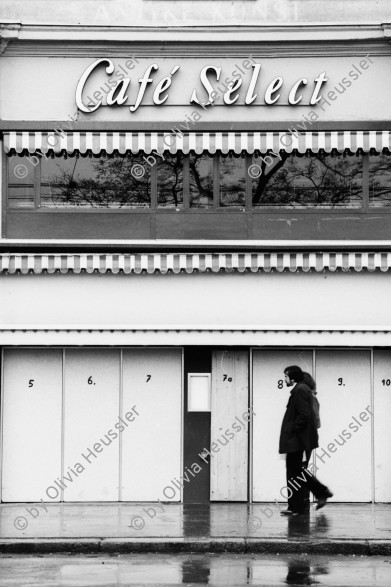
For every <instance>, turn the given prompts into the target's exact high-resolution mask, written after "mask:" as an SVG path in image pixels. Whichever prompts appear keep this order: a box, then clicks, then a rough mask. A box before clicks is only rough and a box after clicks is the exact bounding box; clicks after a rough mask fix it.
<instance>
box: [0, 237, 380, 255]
mask: <svg viewBox="0 0 391 587" xmlns="http://www.w3.org/2000/svg"><path fill="white" fill-rule="evenodd" d="M56 249H59V250H60V252H61V253H63V254H69V253H70V252H71V251H72V252H73V253H77V252H78V251H79V250H80V251H83V253H84V254H94V253H96V252H97V251H99V252H101V253H107V252H114V251H115V252H122V253H123V252H124V251H129V253H131V252H134V253H142V252H144V251H151V253H153V252H159V253H164V252H165V251H170V252H171V253H175V252H177V253H182V252H189V253H191V252H192V251H197V252H198V253H200V252H205V253H210V254H211V253H214V252H216V253H218V252H219V251H220V250H221V251H226V250H227V249H229V252H230V253H233V252H237V251H241V252H248V253H252V252H257V251H262V252H269V253H271V252H276V251H278V252H287V253H289V252H292V251H294V252H295V251H303V252H304V251H305V252H306V253H320V252H322V251H324V250H327V251H330V252H334V253H338V252H345V251H346V252H352V253H353V252H355V250H357V251H360V252H361V253H363V252H365V253H368V254H370V253H373V252H374V251H376V252H391V240H304V239H303V240H284V239H280V240H228V239H227V240H217V239H215V240H213V239H205V240H203V239H182V240H179V239H139V240H132V239H128V240H122V239H39V238H37V239H11V238H1V239H0V250H5V251H6V252H7V253H9V254H13V253H12V251H15V252H20V254H22V251H23V252H24V251H26V253H27V254H39V253H41V254H43V253H44V254H55V251H56Z"/></svg>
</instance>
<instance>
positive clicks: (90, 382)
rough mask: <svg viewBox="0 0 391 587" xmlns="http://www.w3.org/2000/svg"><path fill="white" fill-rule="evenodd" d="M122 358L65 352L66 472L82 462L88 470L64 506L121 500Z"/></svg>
mask: <svg viewBox="0 0 391 587" xmlns="http://www.w3.org/2000/svg"><path fill="white" fill-rule="evenodd" d="M119 357H120V351H118V350H108V349H70V350H66V351H65V415H64V473H68V474H69V467H70V468H73V469H75V470H76V467H75V464H76V463H80V464H81V465H82V466H83V467H84V468H85V470H84V471H83V472H81V473H80V474H79V476H78V477H77V479H74V480H73V481H72V483H67V488H66V489H65V491H64V501H118V498H119V435H118V428H116V427H115V425H116V424H118V415H119V395H120V385H119V372H120V368H119V365H120V359H119ZM109 431H111V434H108V432H109ZM115 435H116V436H115ZM96 443H99V444H100V447H98V448H97V449H96V447H95V449H94V446H95V444H96ZM90 449H91V450H92V451H93V453H94V454H93V455H89V456H88V458H84V456H83V455H88V454H89V450H90Z"/></svg>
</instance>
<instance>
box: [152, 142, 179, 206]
mask: <svg viewBox="0 0 391 587" xmlns="http://www.w3.org/2000/svg"><path fill="white" fill-rule="evenodd" d="M157 190H158V205H159V206H162V207H163V206H164V207H175V208H178V206H179V205H180V204H182V202H183V153H180V152H178V153H177V154H175V155H164V159H163V160H161V161H159V163H158V177H157Z"/></svg>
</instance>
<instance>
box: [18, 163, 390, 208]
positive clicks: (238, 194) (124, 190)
mask: <svg viewBox="0 0 391 587" xmlns="http://www.w3.org/2000/svg"><path fill="white" fill-rule="evenodd" d="M364 157H368V155H364ZM30 159H31V158H30ZM390 161H391V157H390V156H389V155H387V154H380V155H370V156H369V185H370V205H371V206H376V207H381V206H390V205H391V163H390ZM248 192H250V198H248V197H247V196H248ZM152 200H155V202H156V206H155V207H156V208H160V209H166V210H169V209H172V210H174V211H181V210H184V209H185V208H189V209H198V210H208V209H209V210H211V209H212V208H213V209H214V210H216V209H222V210H224V209H225V210H227V209H230V208H245V207H247V208H248V207H253V208H254V209H257V210H261V209H263V208H264V209H266V208H272V207H274V208H304V209H305V208H360V207H361V206H362V203H363V155H362V154H361V153H357V154H352V153H344V154H340V153H335V154H324V153H323V154H322V153H315V154H314V153H309V152H307V153H306V154H305V155H298V154H296V153H292V154H287V153H285V152H283V151H282V152H280V153H279V154H277V155H276V154H274V153H272V154H270V153H266V154H260V153H258V154H256V155H253V156H249V155H246V154H244V153H243V154H241V155H236V154H235V155H233V154H232V153H230V154H228V155H226V154H224V155H220V154H216V155H209V154H206V153H203V154H201V155H199V154H194V153H193V154H190V155H189V156H188V155H184V154H183V153H181V152H178V153H176V154H164V155H161V156H160V157H158V156H154V157H151V156H146V155H144V154H143V153H140V154H137V155H134V154H127V155H125V156H123V155H110V156H108V155H100V156H81V155H79V154H76V155H73V156H69V155H68V156H66V157H64V156H62V157H58V156H57V157H42V156H41V157H39V158H38V157H37V163H36V164H35V165H32V164H31V163H30V162H29V160H27V158H24V157H20V156H16V155H11V156H9V157H8V199H7V205H8V207H9V208H26V209H27V208H30V209H33V208H53V209H67V208H87V209H88V208H89V209H99V208H103V209H104V208H106V209H116V208H119V209H122V208H131V209H135V208H136V209H137V208H138V209H149V208H150V207H151V202H152Z"/></svg>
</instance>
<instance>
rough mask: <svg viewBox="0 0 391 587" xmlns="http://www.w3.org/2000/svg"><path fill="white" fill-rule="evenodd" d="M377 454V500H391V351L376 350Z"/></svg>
mask: <svg viewBox="0 0 391 587" xmlns="http://www.w3.org/2000/svg"><path fill="white" fill-rule="evenodd" d="M373 360H374V382H373V387H374V415H373V417H374V424H375V427H374V442H375V447H374V455H375V501H383V502H390V501H391V425H390V423H391V351H390V350H375V351H374V352H373Z"/></svg>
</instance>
